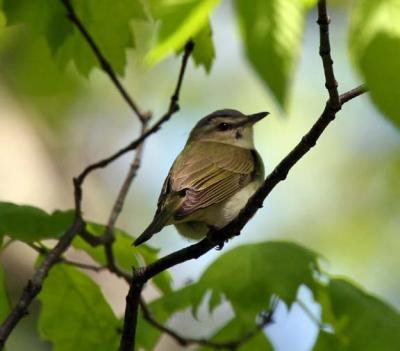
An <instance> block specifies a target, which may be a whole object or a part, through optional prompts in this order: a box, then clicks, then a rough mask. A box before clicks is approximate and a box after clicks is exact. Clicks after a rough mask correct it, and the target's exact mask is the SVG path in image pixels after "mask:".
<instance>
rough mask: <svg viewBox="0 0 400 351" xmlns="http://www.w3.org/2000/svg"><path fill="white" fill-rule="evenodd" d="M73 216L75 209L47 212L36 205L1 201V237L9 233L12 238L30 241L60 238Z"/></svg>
mask: <svg viewBox="0 0 400 351" xmlns="http://www.w3.org/2000/svg"><path fill="white" fill-rule="evenodd" d="M72 218H73V211H55V212H53V213H52V214H47V213H46V212H45V211H43V210H41V209H39V208H36V207H32V206H23V205H15V204H12V203H8V202H0V239H1V237H2V236H3V235H8V236H9V237H10V238H12V239H15V240H22V241H25V242H29V243H30V242H34V241H38V240H44V239H49V238H58V237H60V236H61V235H62V234H64V232H65V229H66V228H67V227H68V225H69V224H70V223H71V221H72ZM0 242H1V240H0Z"/></svg>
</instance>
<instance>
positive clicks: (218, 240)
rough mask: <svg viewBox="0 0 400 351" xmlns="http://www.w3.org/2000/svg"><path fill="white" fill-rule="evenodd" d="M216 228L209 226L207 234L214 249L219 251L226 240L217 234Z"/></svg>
mask: <svg viewBox="0 0 400 351" xmlns="http://www.w3.org/2000/svg"><path fill="white" fill-rule="evenodd" d="M216 234H217V228H215V227H212V226H209V232H208V234H207V238H208V240H209V241H210V242H211V243H212V244H214V245H215V246H216V247H215V248H216V250H218V251H220V250H222V249H223V248H224V245H225V243H227V242H228V240H224V239H221V238H219V237H218V236H217V235H216Z"/></svg>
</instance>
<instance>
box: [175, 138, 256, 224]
mask: <svg viewBox="0 0 400 351" xmlns="http://www.w3.org/2000/svg"><path fill="white" fill-rule="evenodd" d="M211 144H212V145H211ZM254 168H255V161H254V159H253V156H252V153H251V151H250V150H247V149H243V148H239V147H235V146H231V145H228V144H222V143H211V142H196V143H192V145H190V146H189V147H187V149H186V150H185V152H184V153H183V154H181V156H179V157H178V158H177V160H176V161H175V163H174V165H173V167H172V169H171V172H170V177H169V178H170V179H169V185H170V188H171V189H170V191H172V192H174V193H179V194H181V196H182V201H181V202H180V204H179V208H178V209H177V211H176V212H175V218H176V219H181V218H183V217H186V216H188V215H190V214H192V213H193V212H195V211H197V210H199V209H202V208H206V207H209V206H211V205H214V204H217V203H220V202H222V201H224V200H226V199H228V198H229V197H230V196H232V195H233V194H234V193H236V192H237V191H238V190H240V189H241V188H243V187H244V186H246V185H247V184H248V183H249V181H250V180H251V177H252V173H253V172H254Z"/></svg>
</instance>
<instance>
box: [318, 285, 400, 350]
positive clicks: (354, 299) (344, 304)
mask: <svg viewBox="0 0 400 351" xmlns="http://www.w3.org/2000/svg"><path fill="white" fill-rule="evenodd" d="M321 302H322V310H323V319H324V322H326V323H329V324H330V325H331V326H332V327H333V329H334V332H335V343H331V344H332V345H336V349H338V350H349V351H350V350H351V351H353V350H354V351H357V350H360V351H361V350H362V351H375V350H384V351H395V350H398V349H399V347H400V314H399V312H398V311H396V310H395V309H394V308H393V307H391V306H389V305H387V304H386V303H384V302H383V301H382V300H379V299H378V298H376V297H374V296H371V295H369V294H367V293H366V292H364V291H363V290H361V289H360V288H358V287H356V286H355V285H353V284H351V283H349V282H348V281H345V280H343V279H332V280H331V281H330V283H329V285H328V286H327V287H326V289H325V290H324V291H323V292H322V299H321ZM321 338H323V340H321ZM327 338H328V335H323V336H322V337H321V336H320V337H319V338H318V340H317V346H319V345H321V343H323V342H326V341H327V340H326V339H327ZM329 338H330V339H333V338H334V336H333V335H330V336H329ZM318 343H319V345H318ZM339 345H340V347H339ZM331 349H332V350H335V348H331ZM316 350H325V349H323V348H319V349H318V348H316Z"/></svg>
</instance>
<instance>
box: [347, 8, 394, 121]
mask: <svg viewBox="0 0 400 351" xmlns="http://www.w3.org/2000/svg"><path fill="white" fill-rule="evenodd" d="M349 49H350V53H351V55H352V58H353V63H354V65H355V67H356V69H357V70H358V71H359V73H360V74H361V76H362V78H363V79H364V80H365V83H366V84H367V86H368V88H369V89H370V96H371V98H372V100H373V101H374V103H375V104H376V105H377V107H378V108H379V109H380V110H381V111H382V112H383V113H384V114H385V115H386V116H387V117H388V118H389V119H390V120H391V121H392V122H393V123H394V124H396V125H397V126H398V127H399V126H400V114H399V112H398V106H397V105H398V99H399V96H400V87H399V85H398V84H397V82H398V81H399V80H400V60H399V57H400V2H399V1H398V0H381V1H375V0H358V1H357V2H356V3H355V7H354V8H353V11H352V16H351V21H350V32H349Z"/></svg>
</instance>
